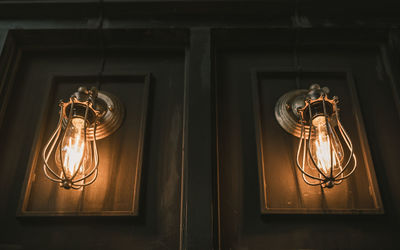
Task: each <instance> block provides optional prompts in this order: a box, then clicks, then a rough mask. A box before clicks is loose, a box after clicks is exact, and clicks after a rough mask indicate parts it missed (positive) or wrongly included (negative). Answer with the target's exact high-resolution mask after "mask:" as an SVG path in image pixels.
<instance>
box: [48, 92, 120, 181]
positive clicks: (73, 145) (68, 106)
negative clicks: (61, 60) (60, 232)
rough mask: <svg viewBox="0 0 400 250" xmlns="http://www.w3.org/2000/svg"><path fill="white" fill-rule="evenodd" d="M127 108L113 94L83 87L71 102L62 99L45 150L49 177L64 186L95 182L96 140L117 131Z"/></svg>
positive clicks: (96, 172)
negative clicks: (53, 129) (58, 115)
mask: <svg viewBox="0 0 400 250" xmlns="http://www.w3.org/2000/svg"><path fill="white" fill-rule="evenodd" d="M123 116H124V108H123V106H122V104H121V102H120V101H119V100H118V99H117V98H116V97H115V96H113V95H112V94H110V93H107V92H103V91H98V90H97V89H96V88H95V87H92V88H91V89H90V90H88V89H87V88H85V87H80V88H79V89H78V92H75V93H74V94H72V96H71V97H70V99H69V101H68V102H63V101H60V118H59V121H58V125H57V128H56V129H55V131H54V133H53V134H52V136H51V137H50V139H49V141H48V142H47V143H46V145H45V147H44V150H43V154H42V157H43V160H44V166H43V170H44V173H45V175H46V177H47V178H48V179H50V180H52V181H54V182H58V183H60V186H61V187H63V188H65V189H70V188H73V189H79V188H81V187H83V186H87V185H89V184H92V183H93V182H94V181H95V180H96V178H97V174H98V168H97V167H98V164H99V155H98V152H97V144H96V140H99V139H102V138H105V137H107V136H109V135H110V134H112V133H113V132H115V131H116V130H117V129H118V128H119V127H120V125H121V123H122V120H123Z"/></svg>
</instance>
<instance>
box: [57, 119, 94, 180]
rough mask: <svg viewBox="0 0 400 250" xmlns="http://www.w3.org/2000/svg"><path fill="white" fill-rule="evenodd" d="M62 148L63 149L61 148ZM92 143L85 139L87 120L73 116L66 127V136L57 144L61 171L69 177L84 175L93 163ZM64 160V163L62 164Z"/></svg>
mask: <svg viewBox="0 0 400 250" xmlns="http://www.w3.org/2000/svg"><path fill="white" fill-rule="evenodd" d="M60 149H61V150H60ZM91 152H92V145H91V143H90V142H88V141H87V140H85V120H84V119H83V118H80V117H75V118H72V120H71V122H70V123H69V124H68V127H67V128H66V129H65V136H64V138H63V140H62V141H60V143H59V145H58V146H57V150H56V155H55V161H56V164H57V166H58V167H59V168H60V170H62V169H64V171H62V172H61V174H62V175H64V172H65V176H66V177H67V178H68V179H72V178H74V177H75V176H77V177H79V178H82V177H84V173H85V170H87V169H88V168H89V167H90V165H91V163H92V155H91ZM61 162H62V164H61Z"/></svg>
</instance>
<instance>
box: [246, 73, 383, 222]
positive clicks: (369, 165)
mask: <svg viewBox="0 0 400 250" xmlns="http://www.w3.org/2000/svg"><path fill="white" fill-rule="evenodd" d="M305 72H306V73H307V74H314V73H315V74H321V73H322V74H323V73H327V74H337V75H341V76H342V77H343V78H344V79H346V82H347V85H348V87H349V90H350V96H351V103H352V106H353V109H354V111H355V121H356V127H357V130H358V134H359V135H360V138H359V139H360V140H359V141H360V144H361V149H362V157H363V160H364V163H365V167H366V172H367V177H368V187H369V192H370V193H371V196H372V198H373V203H374V205H375V207H374V208H373V209H365V208H359V207H358V208H356V209H326V208H322V207H321V208H317V209H315V208H314V209H310V208H306V207H303V208H273V207H270V206H269V204H268V202H267V196H268V193H267V191H266V190H267V186H268V185H269V183H268V182H267V181H266V178H265V177H266V173H265V168H266V167H274V166H265V164H264V155H263V137H262V134H263V131H262V126H261V115H260V112H261V111H260V94H259V74H269V75H277V74H291V75H297V74H299V72H297V71H295V70H293V69H285V68H279V69H253V70H252V93H253V110H254V124H255V133H256V144H257V161H258V170H259V183H260V201H261V202H260V205H261V213H262V214H383V213H384V209H383V204H382V201H381V197H380V192H379V187H378V183H377V180H376V174H375V170H374V166H373V162H372V158H371V152H370V148H369V144H368V139H367V136H366V131H365V126H364V122H363V118H362V114H361V110H360V106H359V101H358V97H357V90H356V87H355V84H354V78H353V75H352V72H351V70H349V69H334V70H332V69H326V70H324V69H302V73H305ZM270 122H275V117H272V119H271V120H270ZM357 142H358V140H357ZM296 171H298V170H297V169H296Z"/></svg>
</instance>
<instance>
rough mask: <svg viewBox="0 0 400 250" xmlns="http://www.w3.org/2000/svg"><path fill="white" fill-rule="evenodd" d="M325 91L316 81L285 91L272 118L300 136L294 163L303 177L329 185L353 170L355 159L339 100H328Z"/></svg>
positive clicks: (336, 98)
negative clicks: (304, 87)
mask: <svg viewBox="0 0 400 250" xmlns="http://www.w3.org/2000/svg"><path fill="white" fill-rule="evenodd" d="M328 93H329V89H328V88H327V87H324V88H320V86H319V85H318V84H313V85H311V86H310V89H309V90H306V89H300V90H294V91H291V92H288V93H286V94H284V95H283V96H282V97H281V98H280V99H279V100H278V102H277V104H276V106H275V117H276V119H277V121H278V123H279V124H280V125H281V127H282V128H283V129H285V130H286V131H287V132H289V133H290V134H292V135H294V136H296V137H299V138H300V141H299V145H298V148H297V155H296V165H297V167H298V168H299V170H300V171H301V173H302V177H303V180H304V181H305V182H306V183H307V184H309V185H313V186H315V185H322V186H323V187H328V188H331V187H333V186H334V185H338V184H340V183H341V182H342V181H343V180H344V179H346V178H348V177H349V176H350V175H351V174H352V173H353V172H354V171H355V169H356V167H357V159H356V156H355V154H354V148H353V144H352V142H351V140H350V137H349V135H348V134H347V132H346V131H345V129H344V128H343V126H342V123H341V122H340V119H339V110H338V107H337V103H338V102H339V99H338V97H333V98H331V99H330V98H329V97H328ZM343 145H344V146H345V147H343Z"/></svg>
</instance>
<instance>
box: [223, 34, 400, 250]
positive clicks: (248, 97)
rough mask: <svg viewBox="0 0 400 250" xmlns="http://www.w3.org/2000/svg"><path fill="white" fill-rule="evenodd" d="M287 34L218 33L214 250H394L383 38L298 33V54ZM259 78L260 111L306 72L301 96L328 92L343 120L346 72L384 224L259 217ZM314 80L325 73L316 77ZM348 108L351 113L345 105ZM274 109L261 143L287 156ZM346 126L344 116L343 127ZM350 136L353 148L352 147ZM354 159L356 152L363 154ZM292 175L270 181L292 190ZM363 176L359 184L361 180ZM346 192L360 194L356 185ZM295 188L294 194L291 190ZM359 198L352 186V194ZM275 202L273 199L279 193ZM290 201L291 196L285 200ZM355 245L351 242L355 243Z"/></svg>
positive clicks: (394, 136) (367, 219)
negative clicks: (256, 90) (321, 88)
mask: <svg viewBox="0 0 400 250" xmlns="http://www.w3.org/2000/svg"><path fill="white" fill-rule="evenodd" d="M299 32H300V31H299ZM294 33H295V32H294V31H293V30H286V31H285V30H281V29H273V30H263V29H259V30H258V29H255V30H252V29H222V30H221V31H217V32H215V34H216V39H217V41H216V44H217V49H216V59H217V63H216V70H215V72H216V74H217V76H216V91H217V93H216V98H217V99H216V102H217V103H216V104H217V140H218V141H217V143H218V148H217V150H218V158H217V159H218V164H219V165H218V174H219V176H218V186H217V187H218V192H219V203H218V206H219V215H220V223H219V232H220V242H221V249H342V248H343V249H346V248H349V249H350V248H351V249H368V248H376V249H379V248H391V247H392V246H394V245H395V244H396V240H395V239H396V237H397V234H398V232H397V231H393V229H392V228H393V227H396V226H397V224H398V218H399V217H398V216H399V210H398V208H399V207H400V206H399V204H400V203H399V202H400V200H399V197H400V196H399V195H400V193H399V191H398V190H399V189H398V188H396V187H397V186H398V185H397V183H398V181H397V180H398V179H399V176H400V175H399V168H398V167H397V166H398V162H399V160H400V155H399V154H398V148H400V133H399V130H398V129H397V128H398V127H399V126H400V119H399V116H398V113H397V110H396V105H395V102H394V100H393V93H392V87H391V85H390V83H389V81H388V79H387V77H388V74H387V71H386V70H385V67H384V64H386V63H389V62H383V61H382V58H381V51H380V47H379V41H380V40H379V39H381V38H382V37H381V36H380V33H373V32H372V33H371V32H362V31H360V30H359V31H358V32H355V31H354V30H335V31H334V30H326V29H323V30H319V29H312V28H311V29H305V30H301V32H300V34H301V35H300V38H299V44H298V47H297V48H295V47H294V45H295V44H294V37H295V34H294ZM220 40H222V44H221V43H220ZM296 49H297V58H296ZM296 63H297V64H296ZM257 69H261V70H258V71H259V72H260V74H259V80H260V81H259V82H258V83H259V84H260V85H261V87H262V91H263V92H262V93H263V95H264V97H265V98H267V97H268V98H267V99H265V100H264V101H265V103H264V105H266V107H265V108H267V105H271V104H272V103H273V105H274V104H275V102H276V100H277V99H278V98H279V97H280V96H281V95H282V94H283V93H285V92H286V91H287V90H289V89H293V88H296V87H297V86H296V83H295V82H296V81H295V76H294V75H293V72H294V71H297V69H299V70H300V71H301V70H303V71H305V73H307V70H309V69H311V70H313V71H314V72H315V73H312V72H308V75H307V74H304V75H301V77H300V79H299V83H300V87H302V88H306V87H308V86H309V84H310V82H312V83H314V82H318V83H320V84H322V85H324V84H326V85H328V86H330V87H331V89H332V94H337V95H338V96H339V97H341V102H342V104H343V105H344V106H343V109H342V111H343V112H347V111H349V110H347V111H346V109H345V108H344V107H347V106H349V105H350V106H352V104H351V101H352V100H353V97H350V98H348V97H347V96H349V95H350V93H351V91H350V89H349V87H348V80H347V76H345V75H344V73H345V72H343V69H346V70H349V71H351V72H352V74H353V78H354V86H355V89H356V91H355V92H354V93H356V96H357V99H358V100H359V104H360V113H362V115H363V119H362V120H363V121H364V123H365V131H366V132H365V135H366V137H367V138H368V141H369V143H368V145H369V147H370V148H371V158H372V159H373V165H374V169H375V171H376V177H377V182H378V184H379V190H380V195H381V196H382V201H383V202H382V203H383V205H384V208H385V214H384V215H381V214H379V213H376V214H359V213H358V212H356V213H354V214H339V213H336V214H332V213H331V214H326V213H320V214H304V213H300V212H299V213H298V214H287V213H284V214H276V213H275V214H272V213H269V214H262V213H261V211H260V208H261V206H262V204H260V203H261V199H260V195H261V194H260V183H259V172H258V170H259V168H258V160H257V151H258V147H257V142H256V138H257V137H256V131H255V126H254V121H255V117H254V104H253V92H252V90H253V88H252V76H254V75H253V72H254V70H256V71H257ZM276 69H286V73H285V74H283V76H282V74H281V76H279V77H278V75H279V74H278V73H276V74H275V76H273V75H272V74H268V72H271V71H276ZM337 69H339V73H340V72H341V71H342V72H341V73H340V74H339V75H337V74H336V76H335V74H331V73H329V72H335V71H336V70H337ZM318 71H319V72H321V71H322V72H324V71H325V73H324V74H316V73H317V72H318ZM291 72H292V73H291ZM336 72H337V71H336ZM311 73H312V74H311ZM336 92H337V93H336ZM260 93H261V90H260ZM272 99H274V100H272ZM269 101H270V102H271V103H269ZM349 101H350V104H348V103H345V102H349ZM271 108H272V107H269V113H268V111H263V112H265V115H266V116H267V115H268V116H269V117H270V118H265V119H270V120H266V121H267V122H268V124H269V126H271V127H272V129H273V131H274V132H276V133H275V134H271V133H270V134H268V136H269V137H272V138H283V139H279V141H277V143H278V146H280V147H288V148H290V146H293V145H292V141H293V139H294V138H293V136H290V135H287V134H286V132H285V131H283V130H282V129H281V128H280V126H279V124H277V123H276V122H275V117H274V114H273V109H271ZM350 111H352V109H350ZM343 115H346V114H343ZM348 116H349V114H347V118H346V119H348ZM351 116H352V114H351ZM344 118H345V117H344ZM350 120H352V119H350ZM343 122H344V125H345V127H346V128H347V129H348V130H349V129H355V131H354V132H353V131H352V132H351V133H350V131H349V133H350V135H351V136H352V139H353V140H357V141H359V139H360V138H359V134H358V128H357V126H356V124H357V122H354V124H349V123H348V122H347V121H343ZM350 123H351V122H350ZM351 127H353V128H351ZM354 135H355V136H356V138H353V136H354ZM267 142H268V143H269V142H271V140H269V141H267ZM360 145H361V144H360ZM270 146H271V145H270ZM357 150H358V152H362V151H360V148H358V149H357ZM289 157H290V159H293V160H294V158H292V156H290V155H289V153H287V154H284V155H283V156H282V157H281V158H280V159H278V160H279V161H278V160H276V161H275V162H277V163H278V164H281V161H282V163H287V162H288V161H289V160H290V159H289ZM359 158H364V159H365V156H363V155H359ZM275 159H276V158H275ZM294 163H295V162H294V161H293V164H294ZM293 166H294V165H293ZM289 170H290V171H291V173H290V174H292V175H291V176H292V177H291V178H285V179H284V178H280V177H277V179H278V178H280V181H286V180H287V181H288V182H290V183H295V178H294V177H295V175H293V174H294V173H296V174H297V172H295V171H297V170H296V169H289ZM359 171H360V169H358V170H356V173H355V174H358V173H359ZM360 173H361V175H364V174H365V172H364V173H363V171H361V172H360ZM354 177H355V176H354ZM363 178H364V177H363ZM297 179H298V178H297ZM300 180H301V179H300ZM350 183H353V184H352V185H354V184H355V185H356V186H357V185H358V184H357V181H355V182H350ZM300 184H301V183H300ZM300 184H299V185H300ZM292 185H293V184H292ZM343 185H347V184H346V183H343ZM367 185H368V184H367ZM293 187H294V188H296V186H295V185H293ZM335 188H336V187H335ZM360 190H361V189H360V188H359V187H358V186H357V191H358V192H359V191H360ZM294 191H296V189H294ZM273 192H275V194H277V193H278V192H279V190H273ZM282 192H285V193H284V194H282V196H286V195H288V192H287V190H286V191H285V190H282ZM289 195H290V194H289ZM344 195H348V193H347V194H346V193H344ZM292 197H293V196H292ZM300 197H301V196H300ZM364 197H367V196H364ZM278 198H280V199H281V200H283V201H284V199H285V197H278ZM290 198H291V197H290V196H289V198H288V199H290ZM295 201H296V200H295ZM357 202H358V201H357ZM357 202H356V204H357ZM370 204H371V203H368V202H366V203H364V204H363V206H364V207H367V208H368V206H369V207H370ZM284 205H286V206H287V205H288V204H287V203H286V204H284ZM295 209H296V208H295ZM355 238H356V239H357V240H354V239H355Z"/></svg>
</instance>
